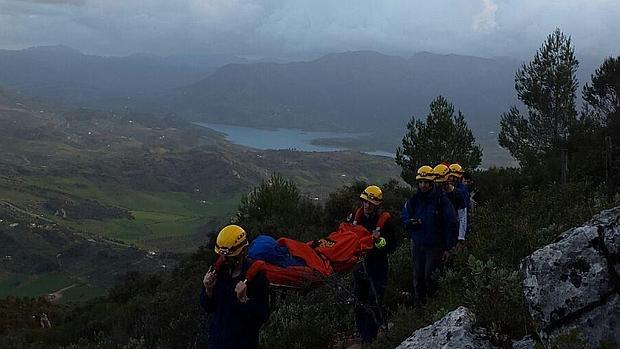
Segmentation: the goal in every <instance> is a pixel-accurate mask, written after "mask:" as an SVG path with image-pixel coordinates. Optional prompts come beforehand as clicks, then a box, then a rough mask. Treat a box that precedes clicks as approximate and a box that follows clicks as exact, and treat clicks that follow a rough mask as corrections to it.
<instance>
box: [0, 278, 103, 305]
mask: <svg viewBox="0 0 620 349" xmlns="http://www.w3.org/2000/svg"><path fill="white" fill-rule="evenodd" d="M73 285H75V286H73ZM71 286H73V287H71ZM66 287H71V288H70V289H68V290H66V291H64V292H62V297H61V298H60V301H61V302H65V303H66V302H81V301H85V300H88V299H91V298H94V297H98V296H102V295H105V294H106V291H105V290H104V289H102V288H97V287H93V286H90V285H86V284H84V283H82V282H80V281H79V280H75V279H71V278H69V277H67V276H64V275H62V274H60V273H46V274H39V275H25V274H14V273H11V274H8V273H5V274H1V275H0V298H3V297H6V296H19V297H39V296H45V295H48V294H50V293H52V292H56V291H58V290H61V289H63V288H66Z"/></svg>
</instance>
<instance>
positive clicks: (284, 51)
mask: <svg viewBox="0 0 620 349" xmlns="http://www.w3.org/2000/svg"><path fill="white" fill-rule="evenodd" d="M62 5H64V6H62ZM76 5H79V6H76ZM617 18H620V1H617V0H561V1H560V0H547V1H540V0H478V1H473V0H451V1H434V2H433V1H426V0H391V1H384V0H338V1H333V0H313V1H307V0H174V1H170V0H141V1H127V0H26V1H24V0H0V25H2V27H3V28H2V30H0V48H2V47H26V46H32V45H48V44H65V45H68V46H72V47H75V48H78V49H80V50H83V51H86V52H91V53H97V54H129V53H133V52H152V53H157V54H169V53H176V52H197V51H201V52H218V53H231V54H240V55H251V56H280V57H313V56H317V55H319V54H323V53H327V52H334V51H344V50H362V49H370V50H377V51H382V52H386V53H397V54H411V53H413V52H416V51H424V50H425V51H434V52H439V53H460V54H472V55H481V56H494V55H517V56H525V57H529V56H531V53H532V52H533V51H535V50H536V49H537V48H538V47H539V46H540V44H541V43H542V41H543V40H544V39H545V38H546V36H547V34H548V33H550V32H551V31H552V30H553V29H554V28H555V27H560V28H561V29H562V30H564V31H565V32H566V33H567V34H570V35H572V37H573V39H574V43H575V45H576V47H578V49H579V47H581V48H583V49H587V50H591V51H593V52H595V53H598V52H610V53H611V52H614V51H615V53H618V44H617V43H616V41H617V40H616V37H617V34H618V33H619V32H620V21H618V20H617Z"/></svg>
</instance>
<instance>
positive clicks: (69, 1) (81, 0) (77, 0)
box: [22, 0, 86, 5]
mask: <svg viewBox="0 0 620 349" xmlns="http://www.w3.org/2000/svg"><path fill="white" fill-rule="evenodd" d="M22 1H25V2H32V3H39V4H50V5H84V4H85V3H86V2H85V0H22Z"/></svg>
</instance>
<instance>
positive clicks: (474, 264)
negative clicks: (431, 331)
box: [440, 255, 528, 338]
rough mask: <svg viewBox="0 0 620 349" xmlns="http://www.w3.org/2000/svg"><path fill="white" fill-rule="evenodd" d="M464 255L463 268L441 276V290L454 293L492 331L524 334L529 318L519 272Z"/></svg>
mask: <svg viewBox="0 0 620 349" xmlns="http://www.w3.org/2000/svg"><path fill="white" fill-rule="evenodd" d="M464 258H465V257H464V256H459V260H458V262H461V263H463V266H464V268H455V269H449V270H448V271H447V272H446V273H445V274H444V275H443V276H442V277H440V285H441V287H440V290H441V291H440V292H443V293H454V294H452V295H450V296H449V297H451V298H453V299H455V300H456V301H457V302H459V304H461V305H465V306H467V307H468V308H469V309H470V310H472V312H473V313H474V314H476V317H477V318H478V319H479V324H480V325H481V326H482V327H485V328H487V329H489V330H491V331H492V332H493V333H502V334H507V335H509V336H510V337H511V338H519V336H523V335H524V334H525V333H523V330H524V326H523V324H527V322H528V320H527V310H526V308H525V303H524V299H523V289H522V287H521V278H520V275H519V273H518V272H517V271H516V270H515V269H506V268H502V267H499V266H498V265H497V264H496V263H495V262H494V261H493V260H487V261H481V260H479V259H477V258H476V257H474V256H473V255H469V257H468V258H467V260H466V261H464V260H463V259H464ZM459 286H460V287H459Z"/></svg>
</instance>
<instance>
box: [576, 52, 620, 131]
mask: <svg viewBox="0 0 620 349" xmlns="http://www.w3.org/2000/svg"><path fill="white" fill-rule="evenodd" d="M583 100H584V101H585V102H586V103H587V105H588V106H590V107H591V108H592V112H593V113H592V114H593V115H594V116H595V118H596V120H597V123H599V124H601V125H605V126H610V125H612V124H616V127H617V124H618V123H620V56H618V57H616V58H614V57H609V58H607V59H605V61H604V62H603V64H601V66H600V67H599V68H598V69H596V71H595V72H594V74H593V75H592V82H591V84H586V85H585V86H584V87H583Z"/></svg>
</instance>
